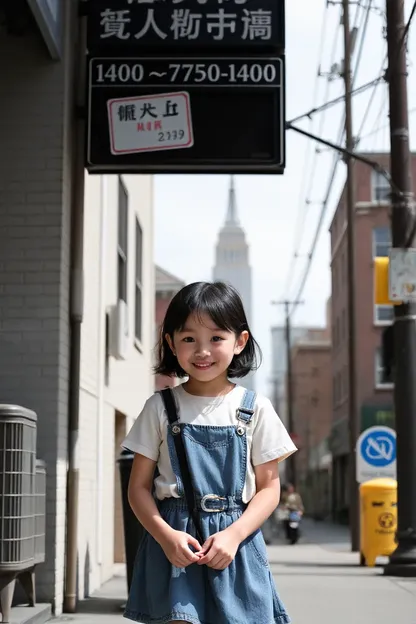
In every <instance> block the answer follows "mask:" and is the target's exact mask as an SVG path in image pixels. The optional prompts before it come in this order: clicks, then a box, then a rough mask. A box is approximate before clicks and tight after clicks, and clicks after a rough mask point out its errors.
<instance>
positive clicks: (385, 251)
mask: <svg viewBox="0 0 416 624" xmlns="http://www.w3.org/2000/svg"><path fill="white" fill-rule="evenodd" d="M390 247H391V232H390V228H389V227H388V226H386V227H375V228H373V258H376V257H386V256H388V255H389V251H390Z"/></svg>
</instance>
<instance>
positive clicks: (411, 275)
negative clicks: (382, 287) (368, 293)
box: [389, 248, 416, 301]
mask: <svg viewBox="0 0 416 624" xmlns="http://www.w3.org/2000/svg"><path fill="white" fill-rule="evenodd" d="M389 256H390V262H389V299H390V300H391V301H415V300H416V249H412V248H410V249H400V248H392V249H391V250H390V254H389Z"/></svg>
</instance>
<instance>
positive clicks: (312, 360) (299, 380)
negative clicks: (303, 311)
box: [292, 330, 332, 482]
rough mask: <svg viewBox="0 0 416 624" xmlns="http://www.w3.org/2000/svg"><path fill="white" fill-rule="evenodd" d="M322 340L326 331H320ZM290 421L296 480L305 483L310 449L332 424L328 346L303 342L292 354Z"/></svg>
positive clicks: (320, 440)
mask: <svg viewBox="0 0 416 624" xmlns="http://www.w3.org/2000/svg"><path fill="white" fill-rule="evenodd" d="M322 334H323V337H324V339H325V334H326V331H325V330H323V331H322ZM292 375H293V419H294V430H295V433H296V435H297V436H299V441H298V444H299V452H298V453H296V454H295V462H296V468H297V477H298V480H299V482H301V481H302V480H304V479H305V478H306V475H307V471H308V464H309V460H310V457H311V452H312V449H314V448H316V447H317V446H318V445H319V444H320V443H321V442H322V441H323V440H325V438H327V437H328V435H329V433H330V429H331V423H332V397H331V384H332V374H331V346H330V343H329V342H327V343H325V342H322V343H316V344H314V343H313V342H310V343H307V342H302V343H299V344H298V345H297V346H295V347H294V349H293V351H292Z"/></svg>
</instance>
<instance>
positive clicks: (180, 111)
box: [107, 91, 194, 156]
mask: <svg viewBox="0 0 416 624" xmlns="http://www.w3.org/2000/svg"><path fill="white" fill-rule="evenodd" d="M107 107H108V120H109V125H110V146H111V153H112V154H114V155H115V156H117V155H121V154H136V153H138V152H156V151H160V150H171V149H184V148H187V147H192V145H193V144H194V137H193V132H192V119H191V106H190V100H189V93H186V92H184V91H181V92H175V93H161V94H157V95H155V94H153V95H141V96H139V97H132V98H117V99H113V100H109V101H108V103H107Z"/></svg>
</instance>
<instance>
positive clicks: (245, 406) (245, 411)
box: [237, 390, 257, 425]
mask: <svg viewBox="0 0 416 624" xmlns="http://www.w3.org/2000/svg"><path fill="white" fill-rule="evenodd" d="M256 396H257V395H256V393H255V392H254V390H245V391H244V396H243V398H242V400H241V403H240V407H239V408H238V409H237V418H238V420H242V421H243V422H244V423H246V424H247V425H248V424H249V423H250V422H251V419H252V418H253V415H254V406H255V403H256Z"/></svg>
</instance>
